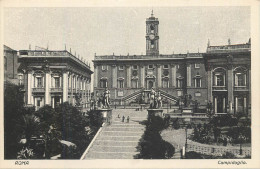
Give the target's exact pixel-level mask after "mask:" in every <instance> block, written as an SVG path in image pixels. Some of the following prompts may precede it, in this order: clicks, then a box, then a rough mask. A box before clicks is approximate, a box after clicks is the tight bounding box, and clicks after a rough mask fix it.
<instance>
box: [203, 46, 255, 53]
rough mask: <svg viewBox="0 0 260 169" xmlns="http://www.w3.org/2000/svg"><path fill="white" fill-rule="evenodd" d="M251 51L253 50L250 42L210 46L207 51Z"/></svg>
mask: <svg viewBox="0 0 260 169" xmlns="http://www.w3.org/2000/svg"><path fill="white" fill-rule="evenodd" d="M249 51H251V45H250V44H240V45H225V46H210V47H208V48H207V53H227V52H249Z"/></svg>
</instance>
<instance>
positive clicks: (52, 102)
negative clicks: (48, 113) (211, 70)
mask: <svg viewBox="0 0 260 169" xmlns="http://www.w3.org/2000/svg"><path fill="white" fill-rule="evenodd" d="M51 100H52V108H54V97H52V98H51Z"/></svg>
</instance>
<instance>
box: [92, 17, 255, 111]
mask: <svg viewBox="0 0 260 169" xmlns="http://www.w3.org/2000/svg"><path fill="white" fill-rule="evenodd" d="M145 40H146V55H127V56H121V55H120V56H116V55H105V56H95V58H94V60H93V63H94V94H95V96H96V97H99V96H100V95H101V94H102V92H103V91H104V88H108V89H109V90H110V93H111V101H112V103H113V104H117V105H130V104H131V103H134V102H135V100H136V99H137V98H138V97H140V96H142V95H143V96H144V97H145V98H146V101H147V97H146V96H147V93H148V92H150V89H151V88H152V87H153V88H155V90H157V91H160V93H161V95H162V97H163V99H164V100H167V101H170V103H171V104H175V103H176V102H177V100H179V98H183V96H185V95H186V96H187V95H190V96H191V98H192V100H193V101H195V100H197V103H199V105H200V107H202V108H203V107H204V108H206V105H207V104H208V102H209V101H210V102H211V103H213V107H214V112H215V113H218V114H221V113H236V112H241V111H243V112H249V111H250V105H251V99H250V97H251V96H250V88H251V87H250V82H251V80H250V79H251V78H250V74H251V72H250V61H251V51H250V49H251V44H250V41H249V42H248V43H246V44H236V45H231V44H230V40H229V44H228V45H224V46H210V45H209V43H208V47H207V51H206V52H205V53H199V52H198V53H189V52H187V53H186V54H169V55H164V54H160V52H159V20H158V18H155V17H154V15H153V13H152V15H151V17H149V18H147V19H146V35H145ZM167 101H166V102H167Z"/></svg>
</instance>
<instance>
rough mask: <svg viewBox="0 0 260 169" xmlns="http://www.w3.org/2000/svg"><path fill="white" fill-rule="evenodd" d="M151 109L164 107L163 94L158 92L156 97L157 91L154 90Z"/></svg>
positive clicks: (151, 95)
mask: <svg viewBox="0 0 260 169" xmlns="http://www.w3.org/2000/svg"><path fill="white" fill-rule="evenodd" d="M149 95H150V109H159V108H161V107H162V98H161V93H160V92H158V93H157V95H156V92H155V90H154V89H153V88H152V89H151V92H150V94H149Z"/></svg>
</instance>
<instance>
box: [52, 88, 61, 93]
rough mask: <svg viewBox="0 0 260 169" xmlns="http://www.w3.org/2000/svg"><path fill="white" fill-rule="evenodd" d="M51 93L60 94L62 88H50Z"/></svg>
mask: <svg viewBox="0 0 260 169" xmlns="http://www.w3.org/2000/svg"><path fill="white" fill-rule="evenodd" d="M51 92H62V88H51Z"/></svg>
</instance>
